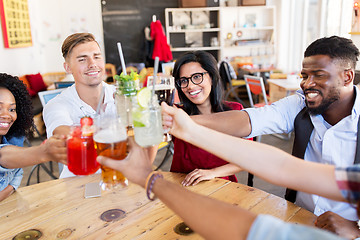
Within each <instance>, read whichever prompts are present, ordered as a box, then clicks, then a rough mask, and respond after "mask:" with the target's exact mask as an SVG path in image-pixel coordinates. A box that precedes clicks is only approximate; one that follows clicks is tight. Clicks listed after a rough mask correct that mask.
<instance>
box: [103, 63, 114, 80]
mask: <svg viewBox="0 0 360 240" xmlns="http://www.w3.org/2000/svg"><path fill="white" fill-rule="evenodd" d="M105 72H106V76H107V77H114V76H115V75H116V67H115V65H114V64H112V63H106V64H105Z"/></svg>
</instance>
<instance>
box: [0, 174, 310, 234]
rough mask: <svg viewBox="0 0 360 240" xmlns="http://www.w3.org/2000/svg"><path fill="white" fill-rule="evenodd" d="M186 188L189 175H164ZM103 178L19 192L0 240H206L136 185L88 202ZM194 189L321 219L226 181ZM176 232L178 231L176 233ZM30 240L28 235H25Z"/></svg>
mask: <svg viewBox="0 0 360 240" xmlns="http://www.w3.org/2000/svg"><path fill="white" fill-rule="evenodd" d="M163 174H164V177H165V178H166V179H167V180H169V181H171V182H174V183H177V184H180V183H181V181H182V180H183V179H184V177H185V174H178V173H169V172H163ZM99 181H100V175H99V174H94V175H90V176H77V177H72V178H65V179H58V180H52V181H48V182H43V183H39V184H35V185H30V186H27V187H23V188H19V189H18V190H17V191H16V192H15V193H14V194H12V195H11V196H10V197H9V198H7V199H5V200H4V201H2V202H0V216H1V217H0V239H13V238H14V237H15V236H16V235H18V236H19V235H24V233H23V232H24V231H27V230H31V231H28V232H27V234H28V235H27V236H25V237H28V238H24V239H38V238H31V237H29V236H31V234H33V235H37V236H38V237H39V236H42V237H41V238H40V239H134V238H136V239H202V238H201V236H200V235H198V234H197V233H191V231H189V229H188V228H187V227H186V225H183V221H182V220H181V219H180V218H179V217H178V216H176V215H175V214H174V213H173V212H172V211H171V210H170V209H168V208H167V207H166V206H165V205H164V204H163V203H162V202H161V201H160V200H159V199H156V200H155V201H149V200H148V199H147V198H146V194H145V191H144V190H143V189H142V188H141V187H139V186H137V185H135V184H132V183H129V186H128V187H127V188H125V189H117V190H113V191H102V193H101V197H97V198H84V190H85V184H87V183H91V182H99ZM187 188H188V189H189V190H191V191H194V192H197V193H199V194H203V195H207V196H210V197H212V198H215V199H218V200H221V201H225V202H228V203H231V204H234V205H238V206H241V207H243V208H245V209H249V210H250V211H252V212H254V213H262V214H270V215H273V216H275V217H278V218H280V219H282V220H284V221H288V222H295V223H302V224H307V225H313V222H314V221H315V218H316V216H315V215H314V214H313V213H311V212H309V211H307V210H305V209H302V208H300V207H298V206H296V205H295V204H293V203H290V202H288V201H286V200H285V199H283V198H280V197H277V196H275V195H272V194H269V193H266V192H264V191H262V190H259V189H256V188H252V187H248V186H246V185H243V184H239V183H233V182H229V181H227V180H223V179H218V178H216V179H213V180H209V181H203V182H201V183H199V184H197V185H196V186H191V187H187ZM175 231H176V232H175ZM23 237H24V236H23Z"/></svg>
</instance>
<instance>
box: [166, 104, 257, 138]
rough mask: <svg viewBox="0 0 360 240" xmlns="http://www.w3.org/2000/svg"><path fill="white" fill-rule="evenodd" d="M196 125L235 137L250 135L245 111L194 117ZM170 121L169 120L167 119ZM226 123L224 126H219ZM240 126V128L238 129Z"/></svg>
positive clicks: (248, 120) (249, 123)
mask: <svg viewBox="0 0 360 240" xmlns="http://www.w3.org/2000/svg"><path fill="white" fill-rule="evenodd" d="M191 118H192V119H193V120H194V121H195V122H196V123H198V124H200V125H202V126H205V127H207V128H211V129H214V130H216V131H219V132H222V133H226V134H229V135H232V136H236V137H246V136H248V135H249V134H250V133H251V122H250V118H249V115H248V114H247V112H246V111H237V110H234V111H226V112H219V113H213V114H202V115H194V116H191ZM169 121H171V119H169ZM219 122H221V123H226V124H219ZM239 126H241V127H239Z"/></svg>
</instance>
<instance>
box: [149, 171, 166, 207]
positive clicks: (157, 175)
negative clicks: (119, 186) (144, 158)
mask: <svg viewBox="0 0 360 240" xmlns="http://www.w3.org/2000/svg"><path fill="white" fill-rule="evenodd" d="M158 178H164V176H163V175H162V174H161V173H156V172H153V173H150V174H149V176H148V177H147V179H148V180H147V181H146V185H145V190H146V196H147V198H148V199H149V200H151V201H154V200H155V194H152V195H151V193H152V188H153V186H154V183H155V181H156V180H157V179H158Z"/></svg>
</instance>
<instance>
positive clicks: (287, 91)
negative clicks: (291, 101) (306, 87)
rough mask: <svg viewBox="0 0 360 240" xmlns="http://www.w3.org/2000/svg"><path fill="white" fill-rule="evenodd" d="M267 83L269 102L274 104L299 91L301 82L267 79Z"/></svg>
mask: <svg viewBox="0 0 360 240" xmlns="http://www.w3.org/2000/svg"><path fill="white" fill-rule="evenodd" d="M267 82H268V83H269V96H270V99H269V100H270V102H276V101H277V100H280V99H281V98H284V97H287V96H289V95H291V94H293V93H294V92H295V91H296V90H298V89H300V82H301V80H300V79H299V80H298V81H288V80H287V79H268V80H267Z"/></svg>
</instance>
